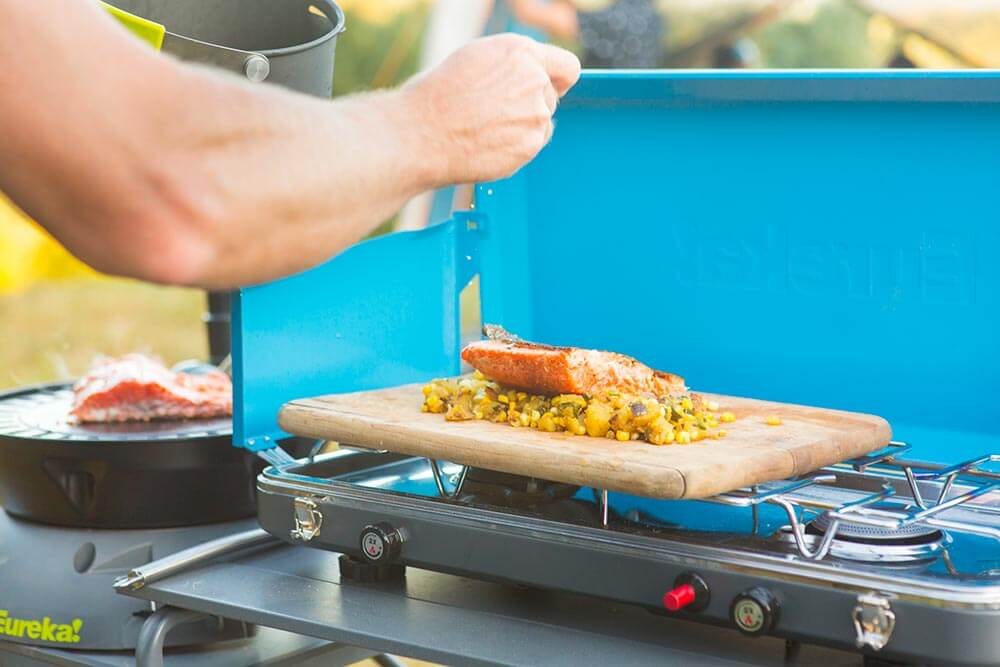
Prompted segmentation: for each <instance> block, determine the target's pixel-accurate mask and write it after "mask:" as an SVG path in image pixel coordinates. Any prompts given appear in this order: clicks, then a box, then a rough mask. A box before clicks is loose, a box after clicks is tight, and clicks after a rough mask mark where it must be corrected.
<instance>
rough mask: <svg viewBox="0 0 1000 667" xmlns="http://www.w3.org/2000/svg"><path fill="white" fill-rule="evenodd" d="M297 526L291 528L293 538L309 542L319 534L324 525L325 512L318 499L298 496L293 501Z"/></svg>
mask: <svg viewBox="0 0 1000 667" xmlns="http://www.w3.org/2000/svg"><path fill="white" fill-rule="evenodd" d="M292 508H293V511H294V516H295V528H293V529H292V530H291V536H292V539H293V540H298V541H301V542H308V541H309V540H311V539H312V538H314V537H316V536H317V535H319V531H320V529H321V528H322V527H323V514H322V512H320V511H319V509H318V506H317V505H316V501H315V500H313V499H311V498H296V499H295V500H294V501H293V503H292Z"/></svg>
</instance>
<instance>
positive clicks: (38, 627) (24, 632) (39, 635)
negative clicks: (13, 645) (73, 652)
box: [0, 609, 83, 644]
mask: <svg viewBox="0 0 1000 667" xmlns="http://www.w3.org/2000/svg"><path fill="white" fill-rule="evenodd" d="M82 628H83V620H81V619H79V618H74V619H73V620H72V621H70V622H69V623H54V622H53V621H52V619H51V618H49V617H48V616H45V617H44V618H41V619H37V618H15V617H14V616H11V615H10V612H8V611H7V610H6V609H0V636H2V635H6V636H7V637H22V638H24V637H26V638H28V639H40V640H42V641H45V642H53V643H57V644H78V643H79V642H80V630H81V629H82Z"/></svg>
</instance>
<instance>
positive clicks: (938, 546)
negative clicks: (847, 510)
mask: <svg viewBox="0 0 1000 667" xmlns="http://www.w3.org/2000/svg"><path fill="white" fill-rule="evenodd" d="M873 509H879V507H878V506H873ZM885 509H888V508H885ZM830 523H831V520H830V516H829V515H828V514H826V513H823V514H821V515H819V516H818V517H816V518H815V519H814V520H813V521H811V522H810V523H809V524H808V525H807V526H806V529H805V537H806V539H807V540H808V541H811V542H813V543H815V544H818V543H819V542H820V541H821V540H822V537H823V536H824V535H825V534H826V531H827V530H828V529H829V527H830ZM780 539H781V540H783V541H794V538H793V536H792V532H791V529H790V528H789V527H788V526H786V527H784V528H782V529H781V535H780ZM950 543H951V538H950V537H949V535H948V534H947V533H945V532H944V531H942V530H938V529H936V528H931V527H929V526H923V525H919V524H912V525H909V526H904V527H903V528H900V529H898V530H892V529H889V528H878V527H875V526H864V525H859V524H853V523H846V522H844V521H841V522H839V523H838V524H837V534H836V536H835V537H834V538H833V542H832V543H831V545H830V556H832V557H834V558H840V559H842V560H852V561H859V562H864V563H886V564H899V565H906V564H924V563H927V562H930V561H934V560H937V558H938V557H939V556H940V555H941V553H942V551H944V550H945V549H946V548H947V546H948V545H949V544H950Z"/></svg>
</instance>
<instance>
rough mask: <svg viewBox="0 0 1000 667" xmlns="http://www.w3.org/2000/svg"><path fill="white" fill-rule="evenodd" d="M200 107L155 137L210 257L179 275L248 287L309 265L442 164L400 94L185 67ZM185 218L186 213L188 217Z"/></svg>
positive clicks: (190, 226)
mask: <svg viewBox="0 0 1000 667" xmlns="http://www.w3.org/2000/svg"><path fill="white" fill-rule="evenodd" d="M191 79H195V80H187V81H184V82H182V83H181V84H180V85H181V86H183V88H184V89H185V90H186V91H188V92H189V93H190V92H194V91H198V90H199V89H200V93H199V99H201V100H202V103H201V104H199V105H198V108H194V107H190V106H189V107H187V108H178V109H177V110H176V111H177V114H178V115H177V117H175V118H174V119H173V121H172V122H171V123H170V124H169V125H168V126H167V129H166V130H165V131H163V135H162V136H159V137H157V139H156V143H157V144H158V145H160V146H162V147H164V148H165V150H166V151H167V152H166V159H164V160H162V162H161V168H163V169H164V170H166V171H167V172H168V173H167V177H168V178H171V179H177V181H176V187H175V188H173V191H174V192H175V193H176V194H177V196H178V199H179V203H180V204H181V205H182V206H183V207H191V208H192V209H193V211H192V212H191V214H189V213H188V212H187V211H183V210H182V211H181V215H180V216H178V219H177V220H174V221H172V222H171V224H172V226H173V227H175V228H176V226H177V224H184V225H185V226H186V227H187V230H188V231H189V232H190V234H191V238H192V239H194V240H195V241H196V243H197V245H199V246H201V247H202V248H206V247H207V248H210V249H211V252H212V256H210V257H208V258H207V261H202V262H198V264H200V265H201V267H200V268H198V267H195V268H196V269H197V270H196V271H195V275H193V276H191V278H190V279H189V280H185V281H184V282H190V283H197V284H200V285H205V286H209V287H212V286H225V285H231V284H245V283H248V282H257V281H261V280H267V279H271V278H275V277H279V276H282V275H287V274H289V273H293V272H296V271H299V270H302V269H304V268H307V267H310V266H313V265H315V264H317V263H319V262H321V261H323V260H325V259H327V258H329V257H330V256H332V255H334V254H336V253H337V252H339V251H340V250H342V249H344V248H346V247H347V246H349V245H351V244H353V243H355V242H356V241H358V240H360V239H361V238H363V237H364V236H365V235H367V234H368V233H369V232H370V231H371V230H372V229H374V228H375V226H377V225H378V224H379V223H380V222H382V221H384V220H385V219H386V218H388V217H389V216H391V215H392V214H393V213H394V212H395V211H396V210H398V209H399V207H400V206H401V205H402V204H403V203H404V202H405V201H406V200H407V199H409V198H410V197H412V196H414V195H416V194H417V193H419V192H422V191H424V190H426V189H428V188H432V187H436V186H438V185H440V183H441V179H442V177H443V176H442V174H443V171H444V169H443V166H440V165H439V164H438V160H437V157H439V156H436V155H435V154H434V151H433V149H432V148H431V141H430V137H429V136H428V135H427V134H425V128H424V123H423V121H422V120H421V118H420V117H419V116H420V109H419V107H418V105H417V104H416V103H415V101H411V100H410V99H409V98H408V95H407V93H406V92H403V91H396V92H384V93H372V94H367V95H362V96H357V97H354V98H349V99H345V100H342V101H338V102H336V103H332V104H331V103H329V102H321V101H318V100H313V99H311V98H306V97H303V96H295V97H291V96H288V95H285V94H278V93H277V92H276V91H262V90H261V89H260V88H259V87H253V88H251V87H250V86H249V85H244V84H238V85H237V84H230V83H229V82H220V81H219V80H218V79H217V78H216V77H214V76H212V77H205V76H201V75H200V73H198V72H195V73H192V75H191ZM185 215H188V216H189V217H188V219H187V221H186V222H185Z"/></svg>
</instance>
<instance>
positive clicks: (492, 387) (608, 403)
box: [422, 371, 736, 445]
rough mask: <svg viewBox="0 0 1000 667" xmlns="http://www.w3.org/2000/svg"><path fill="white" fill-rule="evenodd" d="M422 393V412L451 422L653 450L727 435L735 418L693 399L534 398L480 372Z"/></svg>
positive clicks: (441, 382)
mask: <svg viewBox="0 0 1000 667" xmlns="http://www.w3.org/2000/svg"><path fill="white" fill-rule="evenodd" d="M423 391H424V404H423V406H422V409H423V411H424V412H433V413H437V414H443V415H444V418H445V419H447V420H449V421H466V420H470V419H481V420H485V421H491V422H496V423H500V424H502V423H506V424H510V425H511V426H515V427H519V428H534V429H538V430H539V431H547V432H550V433H555V432H557V431H562V432H566V433H571V434H573V435H589V436H592V437H595V438H609V439H611V440H618V441H620V442H627V441H629V440H643V441H645V442H648V443H650V444H653V445H671V444H681V445H686V444H689V443H692V442H698V441H700V440H705V439H718V438H722V437H725V435H726V431H724V430H719V428H718V426H719V423H720V422H727V423H728V422H732V421H735V419H736V417H735V415H733V413H731V412H725V413H722V414H720V413H719V410H720V408H719V405H718V404H717V403H715V401H704V400H702V398H701V397H700V396H698V395H697V394H684V395H681V396H659V397H657V396H652V395H641V396H639V395H631V394H625V393H621V392H617V391H608V392H605V393H604V394H602V395H600V396H581V395H579V394H561V395H559V396H536V395H529V394H528V393H526V392H523V391H516V390H513V389H506V388H503V387H501V386H500V385H498V384H497V383H495V382H493V381H491V380H488V379H487V378H486V377H485V376H484V375H483V374H482V373H480V372H478V371H476V372H475V373H473V374H472V375H471V376H465V377H461V378H452V379H445V380H434V381H433V382H431V383H430V384H428V385H426V386H425V387H424V390H423ZM723 415H724V416H723Z"/></svg>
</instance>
